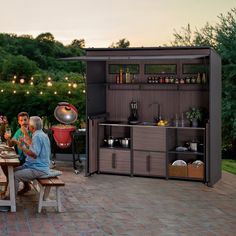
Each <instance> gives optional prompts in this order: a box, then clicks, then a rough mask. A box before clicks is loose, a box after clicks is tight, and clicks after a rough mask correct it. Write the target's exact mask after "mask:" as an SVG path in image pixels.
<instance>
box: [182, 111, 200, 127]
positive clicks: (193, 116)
mask: <svg viewBox="0 0 236 236" xmlns="http://www.w3.org/2000/svg"><path fill="white" fill-rule="evenodd" d="M185 114H186V117H187V119H188V120H189V121H190V122H191V124H192V127H197V126H198V121H201V120H202V115H203V114H202V112H201V110H200V109H199V108H195V107H192V108H190V110H189V111H187V112H186V113H185Z"/></svg>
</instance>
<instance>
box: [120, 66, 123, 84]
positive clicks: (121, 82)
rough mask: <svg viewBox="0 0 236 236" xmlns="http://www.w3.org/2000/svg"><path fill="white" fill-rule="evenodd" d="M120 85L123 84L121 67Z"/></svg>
mask: <svg viewBox="0 0 236 236" xmlns="http://www.w3.org/2000/svg"><path fill="white" fill-rule="evenodd" d="M120 84H123V71H122V67H121V68H120Z"/></svg>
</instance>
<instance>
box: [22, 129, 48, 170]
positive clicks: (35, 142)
mask: <svg viewBox="0 0 236 236" xmlns="http://www.w3.org/2000/svg"><path fill="white" fill-rule="evenodd" d="M29 149H30V150H31V151H32V152H33V153H34V154H35V155H36V158H35V159H34V158H32V157H30V156H28V155H26V159H25V163H24V166H26V167H27V168H32V169H36V170H39V171H42V172H44V173H46V174H48V173H49V165H50V155H51V149H50V141H49V138H48V136H47V135H46V134H45V133H44V132H43V131H42V130H37V131H35V132H34V133H33V135H32V143H31V145H30V147H29Z"/></svg>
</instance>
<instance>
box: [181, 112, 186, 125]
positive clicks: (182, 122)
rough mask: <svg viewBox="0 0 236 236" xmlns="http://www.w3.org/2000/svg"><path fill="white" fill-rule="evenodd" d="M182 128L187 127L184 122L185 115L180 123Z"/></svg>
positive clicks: (182, 115)
mask: <svg viewBox="0 0 236 236" xmlns="http://www.w3.org/2000/svg"><path fill="white" fill-rule="evenodd" d="M180 125H181V127H184V126H185V121H184V113H182V114H181V121H180Z"/></svg>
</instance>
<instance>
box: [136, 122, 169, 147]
mask: <svg viewBox="0 0 236 236" xmlns="http://www.w3.org/2000/svg"><path fill="white" fill-rule="evenodd" d="M133 149H135V150H148V151H160V152H166V128H162V127H158V128H157V127H151V126H149V127H148V126H147V127H133Z"/></svg>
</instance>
